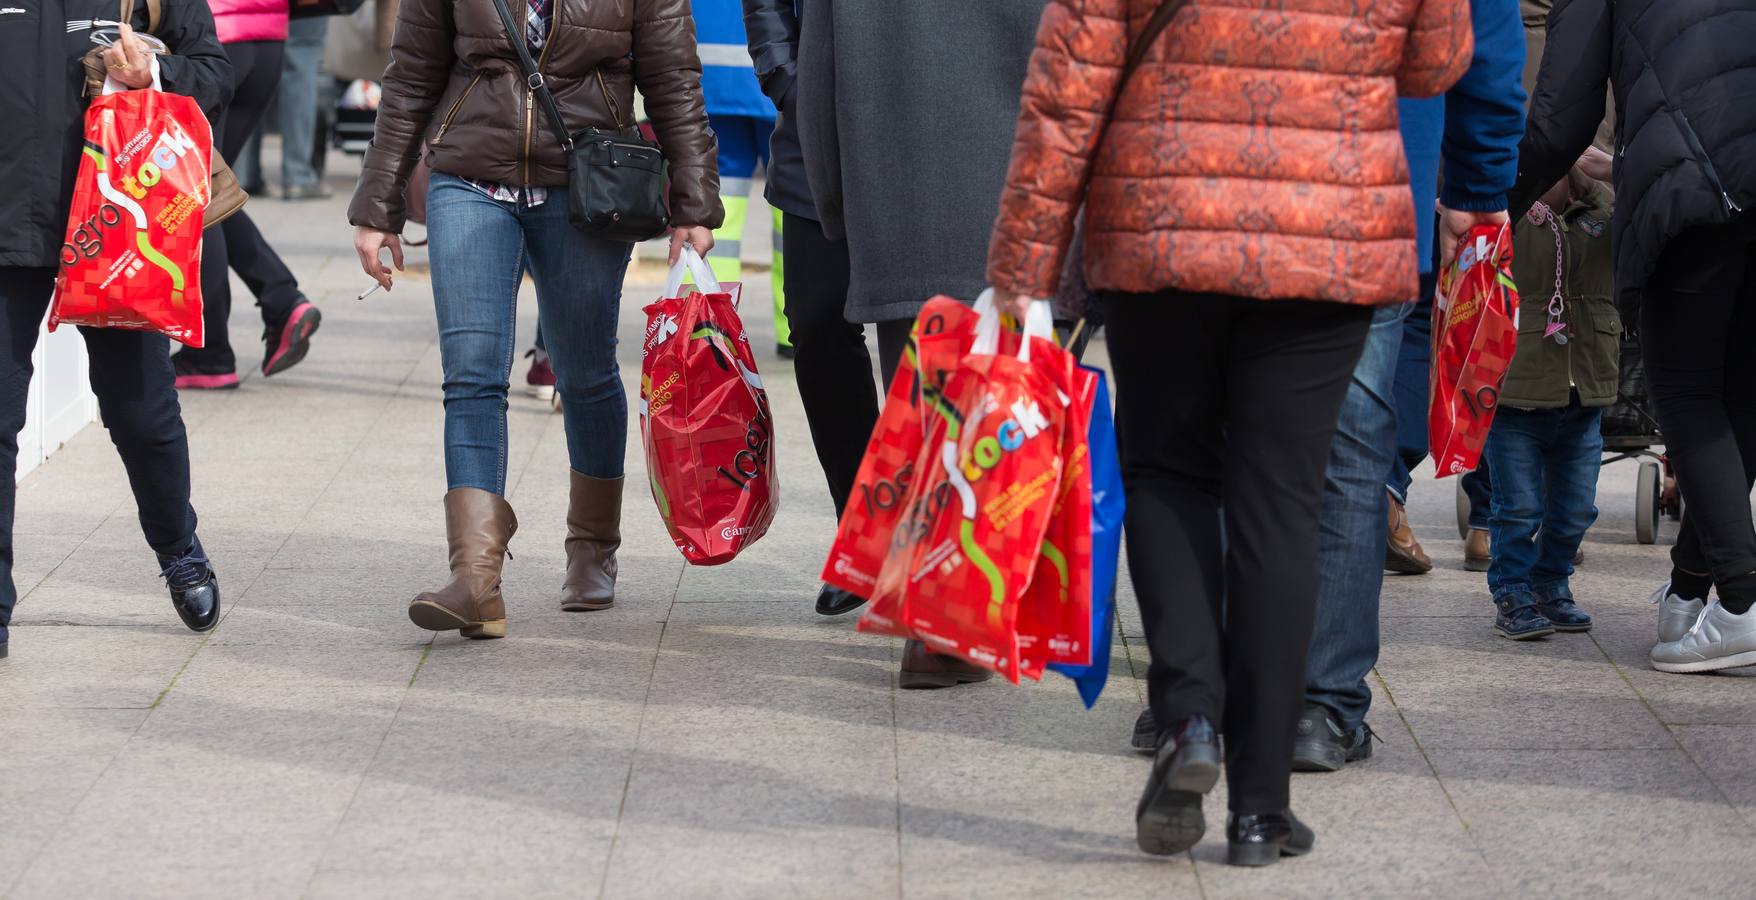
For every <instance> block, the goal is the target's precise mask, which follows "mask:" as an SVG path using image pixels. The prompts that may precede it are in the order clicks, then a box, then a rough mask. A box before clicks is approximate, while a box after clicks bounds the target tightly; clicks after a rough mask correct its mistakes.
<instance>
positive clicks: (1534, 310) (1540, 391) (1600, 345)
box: [1500, 179, 1622, 409]
mask: <svg viewBox="0 0 1756 900" xmlns="http://www.w3.org/2000/svg"><path fill="white" fill-rule="evenodd" d="M1575 183H1576V184H1590V185H1591V187H1590V189H1589V190H1587V191H1586V193H1585V196H1584V197H1583V198H1582V199H1579V200H1576V201H1574V202H1573V204H1572V205H1571V206H1569V207H1568V208H1567V210H1566V211H1565V212H1563V213H1561V216H1560V221H1559V222H1556V223H1555V226H1554V228H1551V226H1550V225H1549V224H1548V223H1546V222H1545V223H1541V224H1539V223H1535V222H1532V221H1531V220H1530V219H1529V218H1526V219H1523V220H1521V221H1519V222H1517V223H1516V227H1515V233H1514V235H1513V256H1512V277H1513V279H1514V280H1515V281H1517V282H1518V295H1519V303H1518V352H1517V354H1516V355H1515V356H1514V357H1513V359H1512V368H1511V369H1510V370H1508V371H1507V373H1506V383H1505V385H1504V386H1503V387H1502V388H1501V389H1500V403H1501V404H1503V405H1506V406H1516V407H1522V408H1526V409H1555V408H1560V407H1564V406H1566V405H1567V404H1568V403H1569V401H1570V395H1571V392H1572V391H1573V390H1575V389H1577V390H1578V391H1579V401H1580V403H1581V404H1582V405H1584V406H1609V405H1610V404H1612V403H1614V402H1615V401H1616V383H1617V377H1618V372H1617V365H1616V364H1617V354H1618V350H1619V344H1620V341H1621V335H1622V319H1621V316H1620V315H1619V314H1618V313H1617V312H1616V304H1615V299H1614V298H1615V283H1614V282H1615V278H1614V271H1615V256H1614V255H1613V254H1612V253H1611V252H1610V215H1611V212H1612V207H1613V205H1614V200H1613V197H1612V195H1611V193H1610V191H1609V190H1608V189H1607V188H1606V187H1605V186H1603V185H1602V184H1599V183H1597V182H1590V181H1588V180H1586V179H1578V180H1576V182H1575ZM1555 228H1558V229H1559V231H1560V235H1561V256H1562V265H1561V270H1560V286H1559V291H1560V294H1561V303H1560V307H1561V321H1562V322H1563V323H1565V325H1566V330H1565V331H1564V332H1563V333H1564V334H1565V335H1566V336H1567V343H1565V344H1560V343H1557V342H1556V341H1555V340H1554V338H1553V337H1545V332H1546V331H1547V330H1548V325H1549V321H1550V317H1549V306H1550V303H1551V301H1552V298H1553V297H1554V295H1555V293H1556V290H1557V287H1556V266H1555Z"/></svg>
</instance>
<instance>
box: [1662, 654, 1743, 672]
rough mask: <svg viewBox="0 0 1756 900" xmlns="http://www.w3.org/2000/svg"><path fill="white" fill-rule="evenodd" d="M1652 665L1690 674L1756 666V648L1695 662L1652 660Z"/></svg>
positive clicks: (1664, 669)
mask: <svg viewBox="0 0 1756 900" xmlns="http://www.w3.org/2000/svg"><path fill="white" fill-rule="evenodd" d="M1651 662H1652V667H1653V668H1655V669H1657V670H1659V671H1660V672H1669V673H1671V674H1673V675H1689V674H1693V673H1695V672H1718V671H1720V670H1721V669H1741V668H1743V667H1745V666H1756V650H1746V651H1744V652H1743V653H1734V654H1732V655H1731V656H1719V657H1715V658H1713V659H1700V660H1696V661H1694V662H1686V663H1670V662H1659V661H1658V660H1656V659H1654V660H1651Z"/></svg>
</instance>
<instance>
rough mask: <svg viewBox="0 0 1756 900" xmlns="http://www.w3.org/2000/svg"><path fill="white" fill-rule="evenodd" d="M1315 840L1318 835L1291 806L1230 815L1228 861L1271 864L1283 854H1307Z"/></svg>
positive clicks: (1240, 863)
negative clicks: (1294, 812) (1299, 817)
mask: <svg viewBox="0 0 1756 900" xmlns="http://www.w3.org/2000/svg"><path fill="white" fill-rule="evenodd" d="M1315 843H1317V835H1316V834H1314V833H1312V831H1311V829H1310V828H1308V827H1306V826H1305V823H1303V822H1301V821H1299V819H1298V817H1297V816H1295V815H1293V811H1292V810H1290V809H1283V810H1281V811H1280V812H1275V813H1255V814H1251V815H1243V816H1240V815H1236V814H1233V815H1231V816H1229V817H1227V819H1226V862H1228V863H1231V864H1232V865H1234V866H1267V865H1272V864H1274V863H1276V862H1279V861H1280V858H1281V857H1283V856H1304V855H1305V854H1307V853H1310V852H1311V846H1312V845H1313V844H1315Z"/></svg>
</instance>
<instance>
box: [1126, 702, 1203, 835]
mask: <svg viewBox="0 0 1756 900" xmlns="http://www.w3.org/2000/svg"><path fill="white" fill-rule="evenodd" d="M1219 769H1220V754H1219V734H1218V733H1217V732H1216V731H1215V730H1214V728H1213V723H1212V722H1209V721H1208V720H1207V717H1206V716H1199V715H1197V716H1190V717H1189V718H1188V719H1185V720H1184V721H1183V724H1182V726H1181V727H1180V728H1178V729H1177V731H1176V732H1175V733H1174V734H1172V733H1170V732H1167V733H1165V734H1164V735H1163V736H1162V737H1160V738H1159V743H1158V751H1157V752H1156V753H1155V754H1153V758H1152V774H1151V775H1149V776H1147V779H1146V792H1145V793H1143V794H1141V796H1140V805H1139V806H1137V807H1135V810H1134V841H1135V843H1137V844H1139V845H1140V849H1141V850H1143V851H1145V852H1147V853H1151V854H1152V855H1154V856H1170V855H1172V854H1174V853H1182V852H1183V851H1185V850H1187V849H1189V848H1190V847H1193V846H1195V845H1196V844H1197V843H1199V842H1200V841H1201V835H1203V834H1205V833H1206V832H1207V820H1206V819H1204V818H1202V816H1201V797H1202V795H1203V794H1206V793H1207V792H1208V791H1211V790H1213V785H1214V783H1215V782H1217V781H1219Z"/></svg>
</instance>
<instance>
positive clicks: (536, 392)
mask: <svg viewBox="0 0 1756 900" xmlns="http://www.w3.org/2000/svg"><path fill="white" fill-rule="evenodd" d="M524 358H525V359H528V360H530V371H529V372H526V373H525V375H524V392H525V393H526V394H529V395H530V396H532V397H535V398H537V399H538V400H553V399H555V370H554V369H552V368H550V367H549V354H548V353H546V352H544V351H542V350H540V349H537V348H532V349H531V351H530V352H529V353H526V354H525V355H524Z"/></svg>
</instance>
